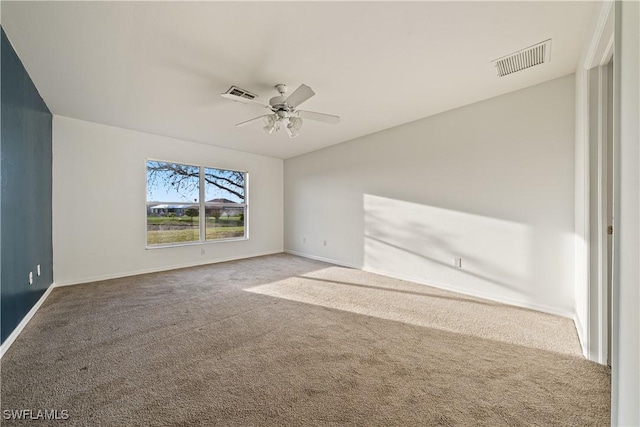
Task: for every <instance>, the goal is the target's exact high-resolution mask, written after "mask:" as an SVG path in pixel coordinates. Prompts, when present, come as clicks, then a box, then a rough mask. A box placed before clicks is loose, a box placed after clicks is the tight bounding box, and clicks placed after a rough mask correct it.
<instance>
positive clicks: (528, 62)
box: [491, 39, 551, 77]
mask: <svg viewBox="0 0 640 427" xmlns="http://www.w3.org/2000/svg"><path fill="white" fill-rule="evenodd" d="M550 58H551V39H549V40H545V41H543V42H542V43H538V44H534V45H533V46H530V47H528V48H525V49H522V50H519V51H517V52H514V53H511V54H509V55H507V56H503V57H502V58H498V59H494V60H493V61H491V62H492V63H493V65H494V66H495V67H496V71H497V72H498V77H504V76H507V75H509V74H513V73H517V72H518V71H522V70H525V69H527V68H531V67H535V66H536V65H540V64H544V63H546V62H549V59H550Z"/></svg>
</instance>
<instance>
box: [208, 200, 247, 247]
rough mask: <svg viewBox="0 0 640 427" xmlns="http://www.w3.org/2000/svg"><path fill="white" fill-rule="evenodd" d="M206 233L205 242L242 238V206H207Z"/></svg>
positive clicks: (243, 209) (244, 212) (243, 215)
mask: <svg viewBox="0 0 640 427" xmlns="http://www.w3.org/2000/svg"><path fill="white" fill-rule="evenodd" d="M205 212H206V216H205V218H206V230H207V231H206V232H207V240H220V239H234V238H238V237H244V236H245V234H244V231H245V227H244V220H245V214H246V208H245V207H244V206H237V207H236V206H228V205H227V206H220V205H217V204H215V205H211V204H207V205H206V207H205Z"/></svg>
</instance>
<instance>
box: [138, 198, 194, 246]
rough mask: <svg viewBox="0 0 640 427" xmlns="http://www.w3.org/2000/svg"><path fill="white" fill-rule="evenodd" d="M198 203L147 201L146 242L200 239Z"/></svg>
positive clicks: (181, 241)
mask: <svg viewBox="0 0 640 427" xmlns="http://www.w3.org/2000/svg"><path fill="white" fill-rule="evenodd" d="M199 224H200V217H199V214H198V205H180V204H171V203H161V204H156V203H147V244H148V245H167V244H172V243H184V242H197V241H199V240H200V225H199Z"/></svg>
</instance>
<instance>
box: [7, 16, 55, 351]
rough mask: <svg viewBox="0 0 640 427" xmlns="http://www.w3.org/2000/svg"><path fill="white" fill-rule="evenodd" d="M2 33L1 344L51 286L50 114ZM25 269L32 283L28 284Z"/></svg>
mask: <svg viewBox="0 0 640 427" xmlns="http://www.w3.org/2000/svg"><path fill="white" fill-rule="evenodd" d="M1 32H2V42H1V43H2V44H1V50H2V51H1V61H2V62H1V63H0V66H1V68H2V70H1V74H0V78H1V84H2V86H1V98H2V99H1V107H2V111H1V114H2V118H1V131H2V133H1V135H0V136H1V146H0V150H1V151H0V155H1V162H0V168H1V169H0V170H1V172H2V176H1V189H2V193H1V198H2V200H1V203H0V211H1V212H0V218H1V220H2V221H1V230H0V233H1V234H0V236H1V242H0V245H1V248H0V262H1V263H0V268H1V272H0V280H1V282H0V290H1V294H0V299H1V307H0V308H1V312H0V317H1V321H2V324H1V333H2V341H3V342H4V340H5V339H6V338H7V336H9V334H11V332H12V331H13V330H14V329H15V327H16V326H17V325H18V323H20V321H21V320H22V319H23V318H24V316H25V315H26V314H27V313H28V312H29V310H30V309H31V308H32V307H33V305H34V304H35V303H36V302H37V301H38V299H39V298H40V297H41V296H42V294H43V293H44V292H45V291H46V289H47V288H48V287H49V286H50V285H51V283H52V282H53V250H52V240H51V227H52V224H51V166H52V153H51V150H52V135H51V133H52V128H51V124H52V115H51V112H50V111H49V109H48V108H47V105H46V104H45V103H44V101H43V100H42V98H41V97H40V94H39V93H38V91H37V89H36V87H35V85H34V84H33V82H32V81H31V78H30V77H29V75H28V74H27V71H26V70H25V68H24V66H23V65H22V62H21V61H20V59H19V58H18V56H17V54H16V52H15V51H14V49H13V47H12V46H11V43H10V42H9V39H8V38H7V35H6V34H5V32H4V29H2V31H1ZM9 36H10V35H9ZM38 264H40V266H41V275H40V276H39V277H38V275H37V272H36V266H37V265H38ZM30 271H31V272H33V276H34V283H33V285H29V281H28V275H29V272H30Z"/></svg>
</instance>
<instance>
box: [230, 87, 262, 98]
mask: <svg viewBox="0 0 640 427" xmlns="http://www.w3.org/2000/svg"><path fill="white" fill-rule="evenodd" d="M226 93H228V94H229V95H235V96H239V97H240V98H247V99H254V98H257V96H258V95H254V94H253V93H251V92H249V91H247V90H244V89H240V88H239V87H235V86H231V87H230V88H229V90H228V91H227V92H226Z"/></svg>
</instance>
